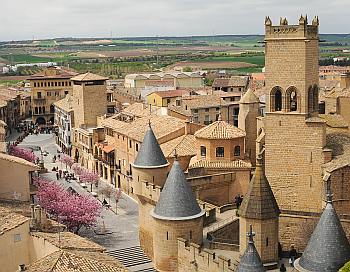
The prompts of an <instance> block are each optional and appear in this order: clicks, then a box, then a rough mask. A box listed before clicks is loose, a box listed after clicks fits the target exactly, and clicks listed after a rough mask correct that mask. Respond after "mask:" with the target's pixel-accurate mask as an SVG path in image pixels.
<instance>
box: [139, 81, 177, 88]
mask: <svg viewBox="0 0 350 272" xmlns="http://www.w3.org/2000/svg"><path fill="white" fill-rule="evenodd" d="M145 86H151V87H174V80H147V81H145Z"/></svg>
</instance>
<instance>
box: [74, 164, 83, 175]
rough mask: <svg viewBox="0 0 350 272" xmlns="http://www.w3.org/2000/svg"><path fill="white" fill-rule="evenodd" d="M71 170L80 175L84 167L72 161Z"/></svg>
mask: <svg viewBox="0 0 350 272" xmlns="http://www.w3.org/2000/svg"><path fill="white" fill-rule="evenodd" d="M72 170H73V172H74V174H76V175H78V176H80V175H82V174H83V173H84V172H85V171H86V169H85V168H84V167H82V166H81V165H80V164H79V163H74V164H73V165H72Z"/></svg>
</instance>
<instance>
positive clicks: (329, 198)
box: [326, 180, 333, 204]
mask: <svg viewBox="0 0 350 272" xmlns="http://www.w3.org/2000/svg"><path fill="white" fill-rule="evenodd" d="M326 196H327V203H330V204H332V203H333V194H332V189H331V182H330V180H328V181H327V188H326Z"/></svg>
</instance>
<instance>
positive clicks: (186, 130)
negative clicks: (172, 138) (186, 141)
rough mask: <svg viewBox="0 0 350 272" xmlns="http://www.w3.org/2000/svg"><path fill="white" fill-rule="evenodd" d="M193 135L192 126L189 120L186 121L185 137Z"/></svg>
mask: <svg viewBox="0 0 350 272" xmlns="http://www.w3.org/2000/svg"><path fill="white" fill-rule="evenodd" d="M188 134H191V124H190V121H189V120H185V135H188Z"/></svg>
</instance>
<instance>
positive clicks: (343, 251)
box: [295, 193, 350, 272]
mask: <svg viewBox="0 0 350 272" xmlns="http://www.w3.org/2000/svg"><path fill="white" fill-rule="evenodd" d="M327 197H328V200H327V205H326V208H325V209H324V211H323V213H322V215H321V218H320V221H319V222H318V224H317V226H316V228H315V230H314V232H313V233H312V235H311V238H310V240H309V243H308V244H307V246H306V248H305V250H304V253H303V255H302V256H301V258H300V259H298V260H296V262H295V267H296V268H297V269H298V270H299V271H318V272H333V271H334V272H336V271H338V270H339V269H340V268H341V267H342V266H343V265H344V264H345V263H346V262H348V261H350V244H349V241H348V239H347V238H346V235H345V232H344V230H343V227H342V226H341V223H340V220H339V218H338V215H337V212H336V211H335V209H334V207H333V204H332V196H331V194H330V193H328V196H327Z"/></svg>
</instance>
